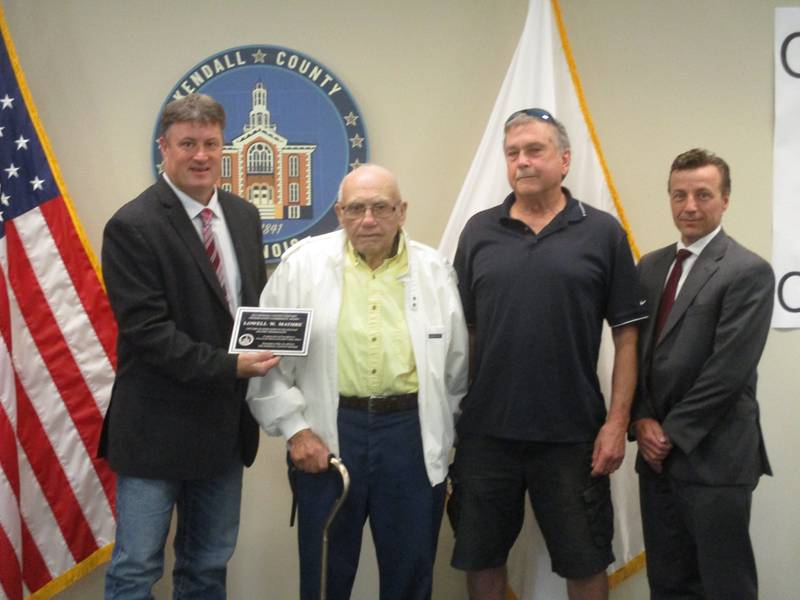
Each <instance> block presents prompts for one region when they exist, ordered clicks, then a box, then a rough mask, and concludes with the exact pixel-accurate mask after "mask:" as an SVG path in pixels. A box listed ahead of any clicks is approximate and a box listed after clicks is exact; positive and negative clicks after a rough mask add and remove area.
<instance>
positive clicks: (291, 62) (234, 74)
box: [152, 45, 368, 263]
mask: <svg viewBox="0 0 800 600" xmlns="http://www.w3.org/2000/svg"><path fill="white" fill-rule="evenodd" d="M193 92H202V93H204V94H208V95H209V96H212V97H213V98H214V99H216V100H217V101H218V102H219V103H220V104H222V106H224V107H225V113H226V115H227V123H226V126H225V131H224V132H223V137H224V142H225V146H224V148H223V152H222V173H221V176H220V181H219V187H220V188H222V189H224V190H227V191H229V192H232V193H234V194H238V195H239V196H242V197H243V198H245V199H246V200H247V201H248V202H251V203H252V204H253V205H255V206H256V208H258V211H259V213H260V214H261V230H262V232H263V235H264V260H265V261H266V262H267V263H275V262H277V261H278V260H280V257H281V254H283V252H284V251H285V250H286V249H287V248H289V247H290V246H292V245H293V244H295V243H297V242H298V241H299V240H300V239H302V238H304V237H306V236H309V235H317V234H320V233H326V232H328V231H332V230H333V229H335V228H336V227H337V225H338V222H337V220H336V214H335V212H334V210H333V205H334V203H335V202H336V193H337V190H338V186H339V182H340V181H341V179H342V177H344V176H345V175H346V174H347V172H348V171H350V170H352V169H354V168H355V167H357V166H358V165H360V164H362V163H365V162H367V159H368V145H367V133H366V128H365V126H364V119H363V118H362V116H361V112H360V111H359V109H358V106H357V105H356V103H355V100H353V98H352V96H351V95H350V93H349V92H348V91H347V89H346V88H345V86H344V83H342V80H341V79H339V78H338V77H337V76H336V75H335V74H334V73H332V72H331V70H330V69H328V68H327V67H325V66H324V65H323V64H321V63H320V62H319V61H316V60H314V59H313V58H311V57H309V56H307V55H306V54H303V53H302V52H298V51H296V50H290V49H289V48H283V47H281V46H266V45H259V46H243V47H239V48H232V49H230V50H225V51H223V52H220V53H219V54H216V55H214V56H212V57H210V58H208V59H206V60H204V61H202V62H200V63H198V64H196V65H195V66H194V67H192V68H191V69H189V71H187V73H186V74H185V75H184V76H183V77H182V78H181V79H180V81H178V83H177V84H176V85H175V87H174V88H172V90H171V91H170V92H169V94H168V95H167V97H166V99H165V100H164V103H163V104H162V106H161V110H163V108H164V105H166V104H167V102H169V101H170V100H172V99H174V98H180V97H182V96H185V95H186V94H191V93H193ZM160 112H161V111H159V114H160ZM153 141H154V144H153V153H152V156H153V166H154V169H155V172H156V175H158V174H159V173H160V170H161V168H160V163H161V154H160V152H159V151H158V122H156V127H155V131H154V134H153Z"/></svg>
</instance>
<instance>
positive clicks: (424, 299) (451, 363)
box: [247, 230, 468, 485]
mask: <svg viewBox="0 0 800 600" xmlns="http://www.w3.org/2000/svg"><path fill="white" fill-rule="evenodd" d="M402 235H404V236H405V233H404V232H403V233H402ZM405 242H406V248H407V251H408V273H407V274H406V275H404V276H403V280H404V283H405V317H406V323H407V325H408V330H409V333H410V336H411V345H412V347H413V349H414V360H415V362H416V367H417V377H418V379H419V420H420V429H421V432H422V447H423V450H424V453H425V468H426V471H427V473H428V479H429V480H430V482H431V485H436V484H438V483H441V482H442V481H444V479H445V477H446V475H447V466H448V459H449V453H450V450H451V448H452V446H453V440H454V435H455V434H454V419H455V415H456V413H457V411H458V405H459V402H460V401H461V398H462V397H463V396H464V394H466V391H467V369H468V360H467V359H468V338H467V328H466V324H465V322H464V313H463V311H462V309H461V301H460V299H459V296H458V290H457V287H456V275H455V271H454V270H453V268H452V267H451V266H450V264H449V263H448V262H447V261H446V260H445V259H444V258H443V257H442V256H441V255H440V254H439V253H438V252H437V251H436V250H434V249H433V248H430V247H428V246H425V245H423V244H420V243H417V242H413V241H411V240H409V239H408V238H407V237H406V239H405ZM344 258H345V233H344V231H342V230H337V231H334V232H332V233H328V234H325V235H321V236H317V237H311V238H306V239H304V240H302V241H300V242H299V243H297V244H296V245H294V246H293V247H292V248H290V249H289V250H288V251H287V252H286V253H285V254H284V255H283V257H282V259H281V263H280V265H279V266H278V268H277V269H276V270H275V273H274V274H273V275H272V276H271V277H270V278H269V281H268V282H267V285H266V287H265V288H264V291H263V292H262V294H261V306H264V307H271V308H312V309H313V310H314V315H313V318H312V326H311V336H310V340H309V344H310V345H309V352H308V356H284V357H283V358H282V359H281V362H280V363H279V365H278V367H277V368H274V369H272V370H271V371H270V372H269V373H267V375H266V376H265V377H258V378H254V379H252V380H251V381H250V388H249V392H248V399H247V401H248V403H249V405H250V411H251V412H252V413H253V416H254V417H255V418H256V419H257V420H258V422H259V423H260V424H261V427H262V428H263V429H264V431H266V432H267V433H268V434H269V435H276V436H277V435H283V436H284V437H285V438H286V439H287V440H288V439H289V438H291V437H292V436H293V435H294V434H295V433H297V432H298V431H300V430H301V429H306V428H310V429H311V430H312V431H314V432H315V433H316V434H317V435H318V436H320V438H322V440H323V441H324V442H325V443H326V444H327V446H328V448H329V449H330V451H331V452H333V453H334V454H337V455H338V454H339V437H338V432H337V427H336V416H337V411H338V406H339V393H338V389H339V387H338V364H337V359H336V328H337V324H338V322H339V308H340V306H341V300H342V280H343V275H342V270H343V263H344ZM398 451H400V452H402V449H398Z"/></svg>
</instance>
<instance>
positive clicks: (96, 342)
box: [0, 12, 116, 600]
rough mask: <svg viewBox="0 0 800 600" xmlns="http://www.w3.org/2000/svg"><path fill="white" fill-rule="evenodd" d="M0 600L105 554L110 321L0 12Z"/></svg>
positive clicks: (47, 590) (17, 599) (81, 569)
mask: <svg viewBox="0 0 800 600" xmlns="http://www.w3.org/2000/svg"><path fill="white" fill-rule="evenodd" d="M0 28H1V29H2V47H0V401H1V404H0V599H6V598H7V599H10V600H21V599H22V598H25V597H30V598H50V597H51V596H53V595H54V594H56V593H57V592H59V591H61V590H62V589H64V588H65V587H67V586H68V585H69V584H70V583H71V582H72V581H74V580H76V579H78V578H80V577H81V576H82V575H83V574H85V573H87V572H89V571H91V570H92V569H93V568H94V567H95V566H97V565H98V564H101V563H103V562H104V561H105V560H107V559H108V556H109V554H110V548H111V542H112V541H113V535H114V476H113V473H112V472H111V471H110V470H109V468H108V466H107V465H106V464H105V463H104V462H103V461H100V460H98V459H96V458H95V453H96V448H97V442H98V438H99V436H100V430H101V426H102V420H103V414H104V413H105V410H106V407H107V404H108V399H109V397H110V392H111V385H112V383H113V379H114V369H115V366H116V355H115V343H116V325H115V323H114V319H113V315H112V313H111V309H110V307H109V304H108V299H107V298H106V294H105V291H104V289H103V286H102V283H101V280H100V277H99V275H98V273H99V270H98V267H97V261H96V259H95V257H94V256H93V254H92V252H91V250H90V249H89V246H88V243H87V241H86V238H85V236H84V234H83V231H82V229H81V226H80V223H79V222H78V220H77V218H76V216H75V213H74V210H73V209H72V206H71V203H70V201H69V199H68V197H67V194H66V190H65V187H64V184H63V182H62V180H61V176H60V174H59V172H58V167H57V165H56V162H55V159H54V158H53V153H52V151H51V150H50V146H49V143H48V141H47V138H46V136H45V134H44V130H43V129H42V126H41V124H40V123H39V120H38V117H37V114H36V109H35V107H34V105H33V102H32V100H31V97H30V93H29V92H28V89H27V86H26V85H25V80H24V78H23V74H22V70H21V68H20V66H19V61H18V60H17V56H16V53H15V51H14V47H13V45H12V43H11V38H10V36H9V33H8V28H7V26H6V23H5V19H4V17H3V15H2V12H0Z"/></svg>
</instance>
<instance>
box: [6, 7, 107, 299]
mask: <svg viewBox="0 0 800 600" xmlns="http://www.w3.org/2000/svg"><path fill="white" fill-rule="evenodd" d="M0 31H1V32H2V35H3V41H4V42H5V45H6V51H7V53H8V60H9V62H10V63H11V67H12V68H13V69H14V74H15V75H16V77H17V83H18V84H19V89H20V91H21V92H22V97H23V100H24V102H25V105H26V106H27V107H28V114H29V115H30V117H31V122H32V123H33V129H34V130H35V131H36V134H37V135H38V136H39V143H40V144H41V145H42V149H43V150H44V155H45V157H46V158H47V162H48V164H49V165H50V171H51V172H52V173H53V179H54V180H55V183H56V186H57V187H58V191H59V192H60V194H61V198H62V199H63V201H64V205H65V206H66V207H67V211H68V212H69V216H70V219H71V220H72V226H73V227H74V228H75V232H76V233H77V234H78V238H79V239H80V241H81V245H82V246H83V250H84V252H86V256H87V257H88V258H89V262H90V263H91V265H92V268H93V269H94V271H95V273H96V274H97V278H98V279H99V280H100V285H101V286H103V290H105V289H106V284H105V281H103V273H102V271H101V270H100V264H99V263H98V262H97V257H96V256H95V254H94V252H93V251H92V247H91V245H90V244H89V239H88V238H87V237H86V232H85V231H84V230H83V226H82V225H81V222H80V220H79V219H78V216H77V214H76V212H75V208H74V207H73V205H72V198H71V197H70V195H69V193H68V192H67V186H66V184H65V183H64V179H63V177H62V176H61V169H60V168H59V166H58V161H57V160H56V157H55V154H54V153H53V149H52V148H51V147H50V138H48V137H47V134H46V133H45V131H44V127H43V126H42V122H41V120H40V119H39V113H38V111H37V110H36V105H35V104H34V102H33V97H32V96H31V92H30V90H29V89H28V82H27V81H26V80H25V73H24V72H23V70H22V65H21V64H20V62H19V57H18V56H17V49H16V48H15V47H14V42H13V41H12V39H11V33H10V32H9V30H8V23H6V15H5V12H4V11H3V7H2V6H0Z"/></svg>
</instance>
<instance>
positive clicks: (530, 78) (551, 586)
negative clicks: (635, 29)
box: [439, 0, 644, 600]
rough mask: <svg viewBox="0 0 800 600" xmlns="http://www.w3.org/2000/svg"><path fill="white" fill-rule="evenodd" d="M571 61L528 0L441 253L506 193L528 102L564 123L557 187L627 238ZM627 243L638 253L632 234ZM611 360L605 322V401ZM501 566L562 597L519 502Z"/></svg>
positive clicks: (521, 590)
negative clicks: (506, 152)
mask: <svg viewBox="0 0 800 600" xmlns="http://www.w3.org/2000/svg"><path fill="white" fill-rule="evenodd" d="M554 10H555V14H554ZM571 63H572V59H571V54H570V53H569V46H568V45H567V38H566V32H565V30H564V28H563V25H562V24H561V18H560V14H559V13H558V3H557V1H556V0H553V2H552V5H551V3H550V2H548V1H547V0H530V3H529V7H528V17H527V20H526V22H525V29H524V30H523V32H522V37H521V38H520V41H519V44H518V45H517V49H516V51H515V52H514V57H513V58H512V60H511V66H510V67H509V69H508V72H507V73H506V77H505V79H504V80H503V85H502V87H501V89H500V93H499V94H498V96H497V101H496V102H495V105H494V109H493V110H492V114H491V116H490V117H489V122H488V124H487V126H486V131H485V132H484V134H483V139H482V140H481V143H480V146H479V147H478V152H477V154H476V155H475V159H474V160H473V161H472V166H471V167H470V170H469V172H468V173H467V177H466V179H465V180H464V185H463V187H462V188H461V193H460V194H459V196H458V200H457V201H456V204H455V207H454V208H453V212H452V214H451V215H450V220H449V221H448V223H447V227H446V228H445V231H444V234H443V236H442V241H441V243H440V245H439V249H440V250H441V252H442V253H443V254H444V255H445V256H449V257H451V258H452V257H453V256H454V255H455V250H456V246H457V244H458V237H459V235H460V233H461V230H462V228H463V227H464V225H465V224H466V222H467V220H468V219H469V218H470V217H471V216H472V215H473V214H475V213H476V212H478V211H481V210H484V209H486V208H489V207H491V206H494V205H497V204H500V203H501V202H502V201H503V199H504V198H505V197H506V196H507V195H508V193H509V192H510V191H511V189H510V187H509V185H508V181H507V179H506V170H505V159H504V157H503V152H502V145H503V125H504V123H505V120H506V118H508V116H509V115H510V114H511V113H513V112H514V111H516V110H520V109H524V108H532V107H538V108H544V109H545V110H548V111H550V112H551V113H553V115H554V116H555V117H556V118H557V119H558V120H560V121H561V122H562V123H564V126H565V127H566V128H567V132H568V133H569V136H570V144H571V149H572V161H571V165H570V172H569V175H568V176H567V178H566V180H565V183H564V185H565V186H566V187H568V188H569V189H570V191H571V192H572V194H573V196H575V197H576V198H578V199H580V200H581V201H583V202H585V203H587V204H591V205H592V206H595V207H597V208H600V209H603V210H606V211H608V212H610V213H611V214H613V215H615V216H616V217H617V218H619V219H620V220H621V221H622V222H623V226H625V228H626V230H628V232H629V239H631V236H630V230H629V229H628V227H627V224H626V223H625V220H624V215H622V214H621V210H620V209H619V205H618V203H617V202H615V200H614V195H615V193H614V194H612V189H613V184H612V183H611V179H610V174H609V173H608V172H607V169H606V168H605V163H604V161H603V158H602V155H601V153H600V145H599V142H598V141H597V139H596V136H594V135H593V128H592V125H591V120H590V117H589V113H588V110H587V109H586V105H585V102H583V98H582V93H581V91H580V83H579V81H578V76H577V71H575V69H574V64H573V65H572V68H571V67H570V64H571ZM593 138H594V139H593ZM631 246H632V247H633V251H634V253H635V254H637V255H638V252H637V250H636V247H635V246H634V244H633V240H632V239H631ZM612 365H613V343H612V341H611V336H610V333H609V331H608V328H607V327H606V330H605V332H604V334H603V342H602V346H601V350H600V359H599V364H598V371H599V374H600V383H601V386H602V388H603V393H604V395H605V397H606V398H608V397H609V390H610V381H611V368H612ZM634 456H635V447H634V445H633V444H628V448H627V451H626V460H625V462H624V463H623V466H622V468H621V469H620V470H619V471H618V472H617V473H615V474H614V475H613V476H612V478H611V489H612V496H613V501H614V513H615V514H614V555H615V556H616V559H617V560H616V562H615V563H614V564H613V565H611V567H610V568H609V573H610V575H611V583H612V585H613V584H614V583H615V582H617V581H621V580H622V579H624V578H625V577H626V576H628V575H629V574H631V573H633V572H635V571H636V570H638V569H639V568H641V566H642V565H643V564H644V555H643V550H644V541H643V539H642V525H641V518H640V514H639V498H638V485H637V482H636V474H635V473H634V470H633V464H634ZM508 571H509V581H510V584H511V587H512V589H513V590H514V592H515V594H516V595H517V597H518V598H520V599H521V600H529V599H532V598H534V597H535V598H548V599H553V600H557V599H560V598H566V597H567V595H566V586H565V584H564V582H563V580H562V579H561V578H559V577H558V576H556V575H555V574H553V573H552V572H551V569H550V558H549V556H548V554H547V549H546V548H545V546H544V541H543V540H542V537H541V533H540V532H539V528H538V526H537V525H536V523H535V521H534V519H533V518H532V514H531V512H530V507H529V506H528V507H526V519H525V527H524V528H523V530H522V533H520V537H519V539H518V541H517V544H516V546H515V547H514V549H513V550H512V553H511V556H509V560H508Z"/></svg>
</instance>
